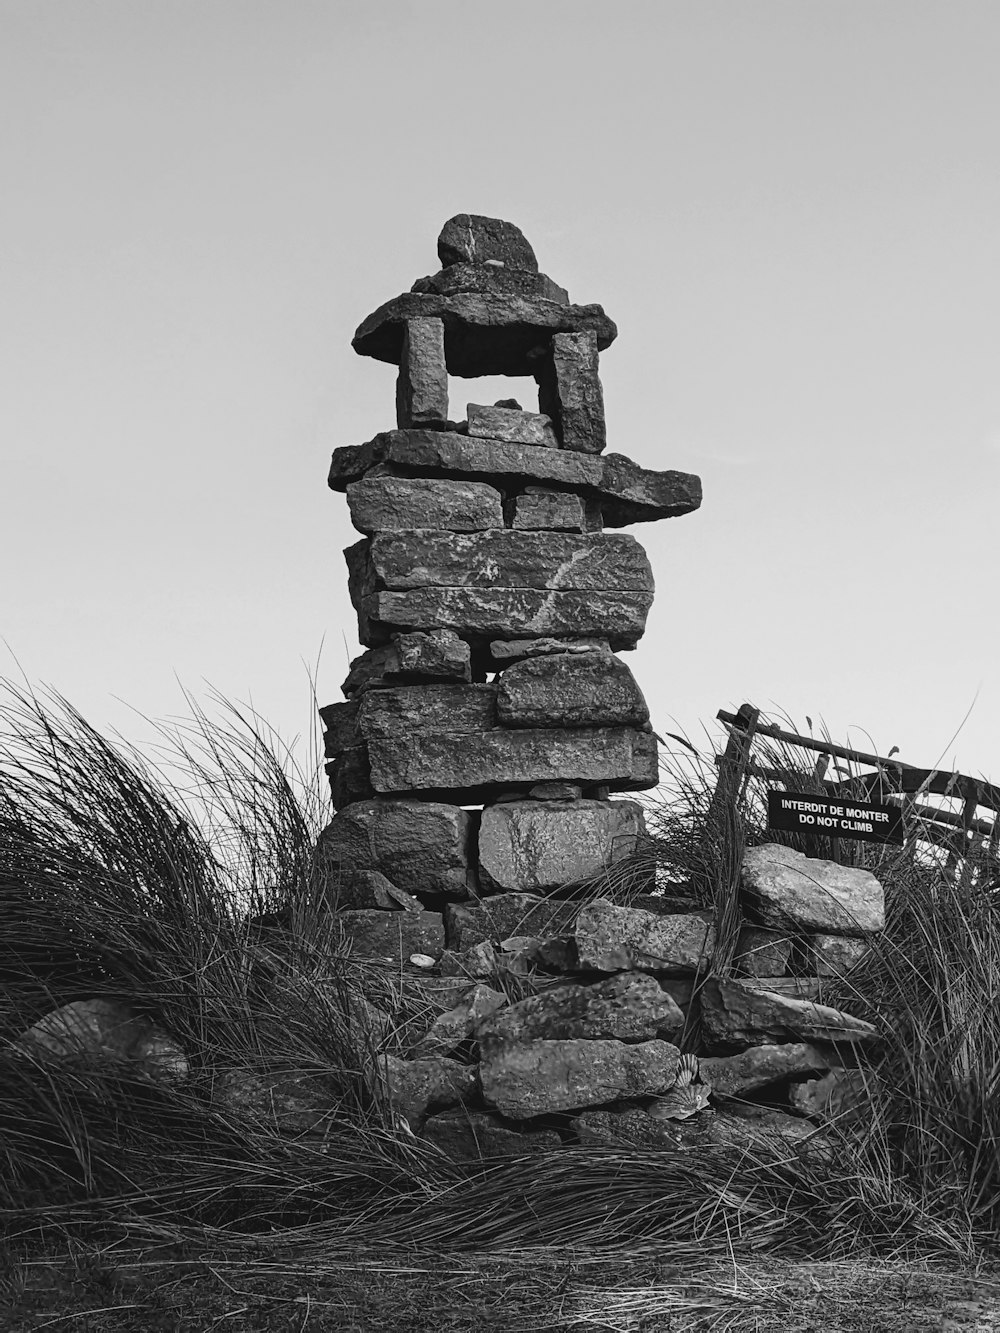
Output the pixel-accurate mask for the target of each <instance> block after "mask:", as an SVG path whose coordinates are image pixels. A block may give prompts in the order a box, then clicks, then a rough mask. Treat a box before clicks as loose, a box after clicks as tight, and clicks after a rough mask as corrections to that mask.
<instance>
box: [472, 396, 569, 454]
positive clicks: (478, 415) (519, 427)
mask: <svg viewBox="0 0 1000 1333" xmlns="http://www.w3.org/2000/svg"><path fill="white" fill-rule="evenodd" d="M467 412H468V416H469V434H470V435H472V436H477V437H479V438H480V439H485V440H509V441H510V442H511V443H512V444H534V445H538V446H540V447H541V448H543V449H558V448H559V441H558V440H557V439H556V432H555V428H554V426H553V425H552V418H551V417H548V416H546V415H545V414H544V413H543V412H525V411H523V410H520V409H518V408H513V407H484V406H482V405H481V404H479V403H469V405H468V408H467Z"/></svg>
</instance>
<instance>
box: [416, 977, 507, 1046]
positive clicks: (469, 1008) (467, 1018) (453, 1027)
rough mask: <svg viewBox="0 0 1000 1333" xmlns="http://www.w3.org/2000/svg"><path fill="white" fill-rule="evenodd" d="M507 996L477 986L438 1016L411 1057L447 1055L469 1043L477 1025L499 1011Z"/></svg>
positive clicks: (482, 986) (489, 987)
mask: <svg viewBox="0 0 1000 1333" xmlns="http://www.w3.org/2000/svg"><path fill="white" fill-rule="evenodd" d="M506 1003H507V997H506V995H504V994H503V993H502V992H501V991H498V990H494V989H493V987H492V986H486V985H484V984H483V983H481V982H480V983H478V984H476V985H474V986H473V987H472V989H471V990H470V991H469V993H468V994H467V995H466V996H465V997H464V998H463V999H462V1000H461V1001H460V1002H459V1003H458V1004H457V1005H455V1007H454V1008H453V1009H449V1010H448V1011H447V1012H446V1013H443V1014H439V1015H438V1016H437V1018H435V1020H434V1022H433V1023H432V1024H431V1026H430V1028H429V1029H428V1030H427V1031H426V1032H425V1033H424V1035H423V1036H422V1037H421V1038H420V1040H419V1041H418V1042H417V1044H416V1046H415V1047H414V1052H413V1053H414V1055H416V1056H424V1055H450V1054H451V1053H452V1051H454V1050H455V1048H456V1046H459V1045H460V1044H461V1043H462V1042H463V1041H466V1040H468V1038H469V1037H470V1036H471V1035H472V1033H473V1031H474V1029H475V1027H476V1025H477V1024H478V1023H480V1022H481V1021H483V1020H485V1019H487V1018H488V1017H489V1016H490V1014H493V1013H495V1012H496V1011H497V1010H498V1009H502V1008H503V1006H504V1005H505V1004H506Z"/></svg>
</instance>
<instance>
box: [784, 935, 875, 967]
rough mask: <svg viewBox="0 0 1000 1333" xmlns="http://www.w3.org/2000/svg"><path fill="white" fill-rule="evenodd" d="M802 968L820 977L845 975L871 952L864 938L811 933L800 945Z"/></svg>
mask: <svg viewBox="0 0 1000 1333" xmlns="http://www.w3.org/2000/svg"><path fill="white" fill-rule="evenodd" d="M800 951H801V962H802V970H803V971H805V972H812V973H815V975H816V976H820V977H843V976H846V975H847V973H848V972H850V971H851V969H852V968H854V967H857V965H858V964H859V963H860V962H861V961H862V959H863V958H865V957H866V955H867V954H869V953H870V952H871V945H870V944H869V943H868V941H867V940H866V939H864V938H858V937H857V936H854V937H851V936H850V935H824V934H822V933H821V934H818V935H810V936H809V937H808V938H807V939H805V940H804V941H802V943H801V945H800Z"/></svg>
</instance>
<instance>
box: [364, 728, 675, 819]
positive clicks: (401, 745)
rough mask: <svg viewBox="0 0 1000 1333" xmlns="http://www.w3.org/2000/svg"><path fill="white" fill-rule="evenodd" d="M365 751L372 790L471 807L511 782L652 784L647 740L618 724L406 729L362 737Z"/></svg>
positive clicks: (652, 758) (653, 758)
mask: <svg viewBox="0 0 1000 1333" xmlns="http://www.w3.org/2000/svg"><path fill="white" fill-rule="evenodd" d="M365 748H367V752H368V763H369V770H368V771H369V773H370V780H371V784H372V786H373V787H374V789H375V791H377V792H382V793H385V794H387V795H390V794H394V793H404V792H417V791H419V792H421V793H422V794H423V795H425V796H429V797H431V798H433V797H434V796H435V795H436V794H438V793H440V794H442V795H443V794H447V795H448V796H450V797H451V799H453V800H454V802H455V804H456V805H478V804H480V803H481V802H483V801H487V800H489V799H490V798H491V797H492V796H493V795H496V794H498V793H499V792H501V791H503V790H505V789H506V788H509V787H511V786H513V785H514V784H517V785H519V786H522V787H525V788H530V787H533V786H534V785H535V783H536V782H552V781H555V782H576V783H580V784H582V785H588V784H590V783H605V784H607V785H608V786H609V787H610V788H612V789H613V790H615V791H645V790H647V789H648V788H651V787H655V786H656V784H657V782H658V781H659V766H658V758H657V752H656V741H655V738H654V737H653V736H651V735H650V734H648V733H647V732H642V731H631V730H628V729H626V728H624V727H621V728H606V729H597V728H590V729H588V728H583V727H581V728H578V729H577V730H575V731H555V730H544V731H543V730H540V729H537V728H536V729H533V730H531V731H514V730H507V729H504V728H498V729H497V730H495V731H483V732H479V733H468V734H462V733H458V732H445V731H441V732H431V731H428V732H410V733H407V734H401V735H398V736H396V737H395V738H386V739H380V740H370V741H368V743H367V746H366V747H365ZM344 753H345V754H346V755H348V756H351V755H352V753H354V752H352V751H345V752H344Z"/></svg>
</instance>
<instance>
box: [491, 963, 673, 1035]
mask: <svg viewBox="0 0 1000 1333" xmlns="http://www.w3.org/2000/svg"><path fill="white" fill-rule="evenodd" d="M683 1022H684V1015H683V1014H682V1013H681V1011H680V1009H679V1008H678V1007H677V1005H676V1004H675V1003H674V1001H673V1000H672V999H671V997H670V996H669V995H668V994H667V993H666V992H665V991H663V990H661V989H660V987H659V986H658V985H657V984H656V982H655V981H654V979H653V978H652V977H651V976H649V975H648V974H647V973H645V972H623V973H622V974H621V975H620V976H616V977H610V978H609V979H608V980H607V981H600V982H597V983H596V984H595V985H592V986H576V985H572V984H569V985H565V986H554V987H552V988H551V989H549V990H546V991H543V992H541V994H538V995H529V996H528V997H527V999H524V1000H519V1001H518V1002H517V1004H512V1005H508V1006H507V1008H505V1009H503V1010H500V1009H499V1007H498V1008H497V1010H496V1011H495V1012H493V1013H491V1014H490V1015H488V1016H487V1017H485V1018H483V1019H482V1020H481V1021H480V1022H479V1023H478V1024H477V1025H476V1029H475V1032H476V1036H477V1037H478V1038H479V1039H480V1041H493V1040H497V1041H509V1042H529V1041H537V1040H541V1039H545V1040H549V1041H570V1040H574V1039H576V1038H586V1039H588V1040H591V1041H593V1040H599V1039H601V1038H606V1037H616V1038H618V1039H619V1040H620V1041H649V1040H651V1039H652V1038H653V1037H656V1036H659V1035H661V1034H663V1033H669V1032H675V1031H676V1030H677V1028H679V1027H680V1026H681V1024H682V1023H683Z"/></svg>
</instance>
